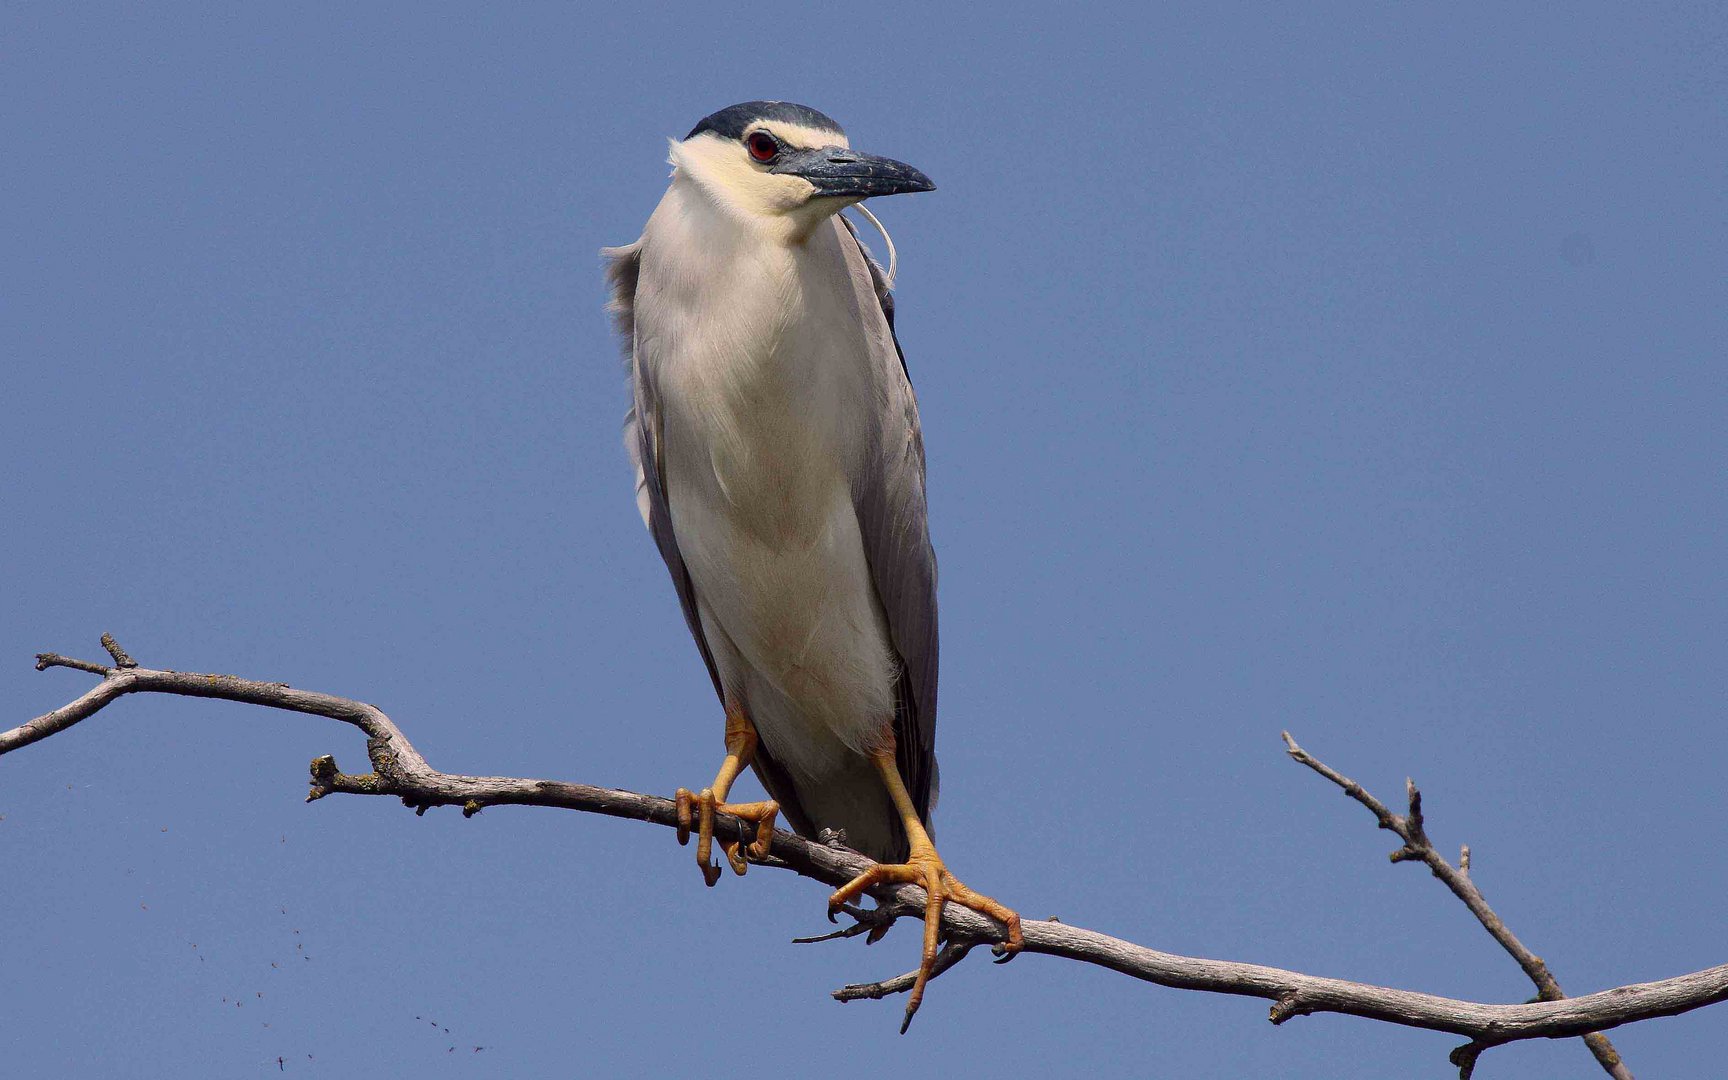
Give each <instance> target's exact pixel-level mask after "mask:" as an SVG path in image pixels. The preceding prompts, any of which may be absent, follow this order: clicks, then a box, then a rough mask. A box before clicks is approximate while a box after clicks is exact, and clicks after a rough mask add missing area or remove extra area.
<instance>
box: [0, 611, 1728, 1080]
mask: <svg viewBox="0 0 1728 1080" xmlns="http://www.w3.org/2000/svg"><path fill="white" fill-rule="evenodd" d="M105 644H106V645H108V647H109V651H110V655H111V656H113V657H114V660H115V666H114V667H105V666H103V665H101V664H94V663H90V662H89V661H84V660H74V659H70V658H67V657H64V656H59V655H57V654H54V653H44V654H41V655H39V656H38V657H37V658H36V666H37V668H38V669H46V668H50V667H68V668H74V669H76V670H79V671H85V672H89V673H91V674H95V675H100V676H101V677H102V681H101V682H100V683H98V684H97V686H96V687H95V688H94V689H92V690H91V691H90V692H89V693H87V694H85V695H84V696H82V697H80V698H78V699H77V700H76V701H74V702H72V703H71V704H69V705H66V706H64V707H62V708H60V709H56V710H54V711H53V712H50V713H47V714H45V715H43V716H39V717H37V718H36V719H34V720H31V721H29V722H27V723H25V724H22V725H20V726H18V727H16V728H13V729H12V730H10V731H6V732H0V755H3V754H6V753H10V752H11V751H13V750H16V749H18V748H19V747H22V746H27V745H29V744H30V743H33V742H36V741H38V740H40V739H44V738H47V737H48V736H50V735H53V734H55V733H56V732H59V731H64V730H65V729H67V728H69V727H71V726H73V725H74V724H77V723H78V722H80V721H82V720H85V719H88V718H89V717H90V716H92V715H94V714H95V713H96V712H98V711H99V710H101V709H102V708H103V707H104V706H106V705H107V704H109V703H110V702H112V701H114V700H115V699H116V698H119V697H123V696H125V695H127V694H139V693H156V694H178V695H183V696H188V697H205V698H219V699H222V700H226V701H239V702H245V703H247V704H252V705H263V706H267V707H269V708H274V709H285V710H288V711H291V712H300V713H308V714H312V715H317V716H324V717H328V718H330V719H333V720H340V721H342V722H343V723H347V724H351V725H353V726H354V727H357V728H359V729H360V730H361V731H362V732H364V733H365V735H366V749H367V755H368V757H369V758H370V759H371V763H372V772H370V773H366V774H360V775H350V774H347V773H343V772H342V771H340V770H339V769H338V768H337V767H336V763H335V761H334V759H332V758H330V757H320V758H317V759H315V760H314V761H313V762H312V786H311V791H310V792H309V793H308V795H307V800H308V801H312V800H316V799H321V798H323V797H325V796H327V795H332V794H337V793H344V794H355V795H392V796H395V797H397V798H400V799H401V800H402V801H403V803H404V804H406V805H408V806H410V807H412V808H414V809H415V810H416V811H418V812H421V813H424V812H425V810H426V809H427V808H429V807H433V806H460V807H461V808H462V809H463V812H464V813H465V814H474V813H478V812H479V811H480V810H481V809H483V808H485V807H488V806H503V805H517V806H549V807H560V808H563V809H569V810H580V811H584V812H588V813H597V814H606V815H609V816H611V817H621V818H631V819H634V820H637V821H646V822H651V823H653V824H656V825H663V826H666V827H668V828H676V826H677V807H676V804H674V803H673V801H672V800H670V799H664V798H660V797H657V796H653V795H641V794H637V793H636V792H632V791H620V790H616V789H612V788H600V787H591V786H589V785H587V784H573V783H566V782H563V781H557V780H531V779H518V778H513V777H503V776H462V775H457V774H453V773H444V772H439V771H437V770H435V769H433V768H432V767H431V766H430V765H428V764H427V763H426V760H425V758H423V757H422V756H421V755H420V752H419V751H418V750H416V749H415V748H414V746H413V744H412V743H410V742H409V741H408V739H407V737H406V736H405V735H403V734H402V731H401V730H400V729H399V728H398V727H397V726H396V725H395V723H394V722H392V721H391V720H390V718H389V717H388V716H386V715H384V713H383V712H381V711H380V710H378V709H377V708H374V707H373V706H371V705H366V704H364V703H361V702H358V701H352V700H349V699H347V698H340V697H335V696H333V695H330V694H319V693H314V692H311V691H306V690H297V689H294V688H293V687H290V686H288V685H286V684H284V683H269V682H255V681H253V680H250V679H242V678H239V677H237V676H234V675H202V674H190V673H187V672H179V671H157V670H153V669H150V668H143V667H138V666H136V665H135V663H134V662H132V660H131V658H130V657H128V656H126V654H125V653H124V652H123V651H121V650H120V648H119V646H118V645H117V644H112V639H109V641H108V642H105ZM1317 764H1318V763H1316V765H1317ZM1322 768H1323V767H1322ZM1333 775H1334V776H1336V774H1333ZM1335 782H1339V783H1340V784H1341V785H1344V786H1345V790H1346V791H1352V789H1354V791H1360V790H1361V789H1360V788H1359V787H1357V786H1356V785H1354V784H1352V783H1351V782H1350V781H1348V780H1344V779H1343V778H1342V777H1337V778H1336V780H1335ZM1357 797H1358V799H1359V800H1362V799H1364V798H1365V799H1366V800H1367V801H1364V805H1367V806H1369V808H1370V809H1375V807H1379V808H1378V809H1377V810H1376V816H1377V817H1381V819H1382V824H1386V825H1387V827H1388V828H1391V827H1392V826H1391V825H1390V824H1387V823H1388V822H1390V821H1392V820H1393V815H1391V814H1390V813H1389V812H1388V811H1386V809H1385V807H1384V806H1380V805H1379V804H1378V803H1376V802H1373V801H1372V797H1371V796H1367V793H1366V792H1362V793H1361V795H1360V796H1357ZM1407 827H1408V825H1407V823H1406V828H1407ZM754 828H755V826H754V825H753V824H751V823H748V822H743V821H740V820H738V819H736V818H732V817H729V816H725V815H722V816H721V818H720V820H719V821H718V822H717V824H716V832H717V833H718V834H721V835H724V836H728V837H736V838H738V839H740V840H744V841H748V840H750V839H752V838H753V836H754ZM1394 831H1396V830H1394ZM763 865H769V866H777V867H781V868H784V869H788V870H791V871H793V872H794V873H797V874H799V875H801V876H803V877H807V878H811V879H813V880H815V881H820V882H822V883H824V884H827V885H840V884H842V883H844V882H846V881H849V880H850V879H851V878H853V877H854V876H855V875H857V874H858V873H860V872H862V871H863V870H864V869H865V868H867V867H868V866H869V865H870V861H869V860H868V859H866V858H865V857H864V856H862V855H859V854H857V853H856V852H853V851H849V850H846V849H844V848H840V847H834V846H828V845H826V844H822V843H818V842H816V841H812V840H807V839H805V838H803V837H800V836H796V835H793V834H792V833H788V832H776V833H775V834H774V846H773V854H772V855H770V856H769V858H768V859H767V860H766V861H765V862H764V863H763ZM876 899H877V901H878V903H879V904H881V905H882V906H883V907H884V908H885V909H886V913H887V914H886V915H885V916H883V918H886V917H887V916H898V915H901V914H908V915H913V916H917V915H919V914H921V913H922V911H923V901H924V894H923V890H921V889H919V888H918V887H917V886H913V885H901V886H893V887H887V888H883V889H881V890H879V891H878V892H877V894H876ZM942 922H943V931H944V935H945V937H946V938H947V940H948V942H949V948H948V951H947V953H946V955H947V957H948V958H949V959H948V960H947V963H948V964H949V965H950V966H951V965H952V964H953V963H957V962H958V961H959V960H960V958H961V957H962V956H963V955H964V954H965V953H966V952H967V951H969V950H970V949H971V948H973V947H975V946H976V945H979V944H983V943H987V942H1000V941H1001V940H1002V937H1003V931H1002V928H1001V927H1000V926H998V925H997V924H995V923H993V922H991V921H990V920H988V919H986V918H984V917H983V916H981V915H979V914H977V913H975V912H973V911H970V910H968V909H966V908H963V907H961V906H959V905H957V904H949V905H947V907H946V909H945V911H944V915H943V920H942ZM1022 928H1023V931H1024V933H1025V951H1026V952H1028V953H1042V954H1044V955H1046V956H1059V957H1063V958H1066V959H1069V960H1077V961H1080V962H1082V963H1087V964H1095V965H1098V966H1100V967H1105V968H1109V969H1111V970H1112V971H1118V972H1121V973H1122V974H1124V975H1128V976H1131V977H1133V978H1136V979H1141V980H1143V981H1146V982H1152V983H1157V984H1159V985H1161V986H1168V987H1173V988H1175V989H1179V990H1202V991H1206V992H1209V993H1218V994H1233V995H1238V996H1247V997H1259V998H1265V999H1267V1000H1269V1001H1271V1002H1273V1005H1272V1008H1271V1011H1270V1019H1271V1020H1272V1022H1273V1023H1275V1024H1281V1023H1283V1022H1285V1021H1286V1020H1289V1019H1290V1018H1291V1017H1294V1016H1303V1015H1307V1014H1309V1013H1321V1012H1331V1013H1342V1014H1345V1015H1349V1016H1360V1017H1364V1018H1367V1019H1370V1020H1382V1021H1386V1022H1388V1023H1394V1024H1401V1025H1404V1026H1407V1027H1415V1028H1425V1029H1428V1030H1433V1031H1445V1032H1451V1033H1453V1034H1456V1035H1461V1036H1464V1037H1466V1038H1468V1039H1470V1040H1471V1043H1470V1045H1469V1046H1468V1047H1464V1048H1461V1049H1460V1050H1459V1051H1455V1052H1454V1060H1455V1062H1457V1063H1459V1064H1460V1067H1461V1068H1464V1067H1465V1066H1464V1063H1463V1062H1462V1061H1460V1060H1459V1059H1460V1058H1461V1057H1462V1056H1464V1055H1465V1053H1466V1051H1468V1052H1469V1057H1470V1059H1471V1061H1472V1062H1473V1060H1474V1055H1475V1054H1477V1053H1480V1052H1481V1050H1482V1049H1485V1048H1487V1047H1490V1046H1498V1045H1501V1044H1504V1043H1508V1042H1515V1041H1519V1040H1523V1039H1541V1038H1549V1039H1557V1038H1573V1037H1576V1036H1580V1035H1584V1034H1587V1033H1589V1032H1593V1031H1602V1030H1607V1029H1610V1028H1614V1027H1618V1026H1620V1025H1622V1024H1629V1023H1635V1022H1638V1021H1642V1020H1648V1019H1651V1018H1653V1017H1658V1016H1673V1015H1676V1014H1678V1013H1683V1012H1689V1011H1691V1010H1693V1009H1697V1008H1700V1007H1702V1006H1705V1005H1711V1004H1714V1003H1716V1002H1719V1001H1723V1000H1725V999H1728V964H1722V965H1718V966H1716V967H1712V968H1706V969H1704V970H1702V971H1695V972H1692V973H1691V974H1689V975H1680V976H1677V977H1675V978H1671V979H1664V980H1661V981H1659V982H1651V983H1635V984H1632V985H1628V986H1621V987H1617V988H1615V989H1613V990H1605V991H1602V992H1599V993H1595V994H1586V995H1584V996H1582V997H1575V998H1560V999H1558V1000H1544V1001H1535V1002H1527V1003H1523V1004H1515V1005H1492V1004H1483V1003H1478V1002H1471V1001H1460V1000H1456V999H1453V998H1444V997H1438V996H1436V995H1433V994H1422V993H1417V992H1415V991H1410V990H1398V989H1393V988H1390V987H1381V986H1370V985H1366V984H1363V983H1354V982H1348V981H1345V980H1343V979H1328V978H1322V977H1319V976H1314V975H1304V974H1301V973H1300V972H1294V971H1285V970H1283V969H1280V968H1272V967H1264V966H1261V965H1258V964H1244V963H1236V962H1232V961H1224V960H1207V959H1201V958H1198V957H1191V956H1179V955H1176V954H1173V953H1165V952H1159V951H1157V950H1155V949H1149V948H1146V947H1145V946H1143V945H1136V944H1134V943H1133V942H1130V941H1123V940H1121V939H1120V938H1113V937H1110V936H1108V935H1105V934H1101V933H1098V932H1096V931H1093V930H1085V929H1081V928H1080V927H1076V926H1069V925H1067V924H1065V923H1060V922H1057V921H1055V920H1053V919H1051V920H1043V921H1038V920H1028V921H1025V922H1024V923H1023V924H1022ZM904 981H905V980H904V978H903V977H902V978H896V979H889V980H886V981H884V982H882V983H878V984H863V986H862V987H848V988H846V989H844V990H842V991H840V992H839V993H840V994H842V995H846V996H847V997H851V996H865V997H872V996H880V995H886V994H891V993H896V992H899V991H900V990H901V989H903V987H902V986H901V983H902V982H904ZM849 991H857V992H856V993H849ZM876 991H880V995H879V994H877V993H876Z"/></svg>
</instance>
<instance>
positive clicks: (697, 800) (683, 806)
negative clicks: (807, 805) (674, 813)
mask: <svg viewBox="0 0 1728 1080" xmlns="http://www.w3.org/2000/svg"><path fill="white" fill-rule="evenodd" d="M677 798H678V842H679V843H680V844H688V843H689V842H690V822H691V819H692V818H694V819H695V821H696V865H697V866H700V867H701V868H702V880H703V881H705V882H707V883H708V886H709V887H710V888H712V887H713V886H714V883H715V882H716V881H719V880H720V867H719V866H717V865H715V864H713V863H711V862H709V861H708V856H709V853H710V851H711V850H712V849H713V844H714V815H715V814H717V813H719V814H731V815H732V816H733V817H739V818H743V819H744V820H745V821H754V822H755V823H756V839H755V840H754V841H752V842H751V843H750V844H748V845H745V844H743V843H741V842H740V841H737V840H734V841H731V842H730V843H722V844H721V850H723V851H725V852H726V861H727V862H728V863H730V864H731V866H732V872H733V873H735V874H737V875H738V876H740V877H742V876H744V871H745V870H747V869H749V863H748V862H746V858H750V859H755V860H756V861H757V862H761V861H762V860H763V859H765V858H767V856H768V848H769V845H771V844H772V843H773V842H774V816H775V815H776V814H778V813H779V812H780V804H779V803H777V802H775V801H774V800H773V799H769V800H768V801H767V802H753V803H728V802H721V801H720V800H719V799H717V798H715V797H714V789H713V788H703V789H702V791H701V793H700V794H696V795H692V794H691V793H690V790H689V789H688V788H679V789H678V795H677Z"/></svg>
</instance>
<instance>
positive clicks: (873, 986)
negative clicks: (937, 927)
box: [833, 941, 975, 1023]
mask: <svg viewBox="0 0 1728 1080" xmlns="http://www.w3.org/2000/svg"><path fill="white" fill-rule="evenodd" d="M974 944H975V942H971V941H950V942H949V943H948V944H946V945H944V946H942V951H941V952H939V953H937V954H936V959H935V960H934V961H932V962H931V964H930V978H931V979H934V978H936V976H938V975H940V974H942V973H943V972H944V971H947V970H948V969H949V968H951V967H953V966H954V965H955V964H958V963H959V962H960V961H962V960H964V959H966V954H967V953H969V952H971V951H972V946H973V945H974ZM927 981H928V980H927ZM917 983H918V969H917V968H913V969H912V970H911V971H908V972H906V973H905V974H904V975H896V976H894V977H893V978H892V979H883V980H882V981H881V982H873V983H849V984H847V985H846V986H842V987H841V988H840V989H838V990H836V991H834V994H833V997H834V1000H835V1001H862V1000H864V999H866V998H868V999H869V1000H871V1001H879V1000H881V999H882V998H885V997H887V996H889V995H890V994H904V993H905V992H906V991H908V990H910V989H912V987H913V986H915V985H917ZM907 1023H911V1017H907Z"/></svg>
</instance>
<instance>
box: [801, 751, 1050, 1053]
mask: <svg viewBox="0 0 1728 1080" xmlns="http://www.w3.org/2000/svg"><path fill="white" fill-rule="evenodd" d="M871 760H872V761H873V762H874V763H875V765H876V771H877V772H879V773H881V774H882V782H883V783H884V784H887V785H888V794H889V795H890V796H891V797H892V798H893V800H894V808H895V810H897V811H898V812H899V814H900V821H901V824H902V825H903V826H904V827H905V829H906V838H907V840H908V842H909V847H910V851H909V853H908V854H907V857H906V861H905V862H904V863H898V864H892V865H890V864H884V863H878V864H877V865H875V866H872V867H871V868H870V869H868V870H866V871H864V872H863V873H862V874H859V875H858V876H857V877H855V878H853V879H852V880H851V881H849V882H847V883H846V884H845V885H844V886H843V887H841V888H840V889H839V890H838V891H837V892H835V893H834V895H832V896H830V897H829V898H828V914H829V915H830V916H832V915H833V914H834V913H835V912H837V911H839V910H840V905H842V904H844V903H846V902H847V901H849V900H854V899H856V898H857V897H858V896H859V895H860V894H862V893H863V892H864V890H866V889H868V888H871V887H872V886H875V885H885V884H895V885H898V884H913V885H920V886H922V887H923V889H924V894H925V896H926V897H927V899H926V900H925V901H924V952H923V956H922V958H921V959H920V960H919V962H918V978H917V981H916V982H914V983H913V984H912V995H911V997H909V998H907V1000H906V1019H905V1020H904V1021H903V1022H902V1023H901V1025H900V1031H901V1033H902V1034H904V1033H905V1031H906V1029H907V1027H909V1026H910V1025H911V1023H912V1015H913V1014H914V1013H916V1012H917V1011H918V1006H919V1005H921V1004H923V1001H924V987H925V985H926V984H927V983H928V982H929V981H930V966H931V965H932V964H934V963H935V962H936V949H937V945H938V944H939V942H940V938H941V930H942V905H943V904H945V903H947V902H948V901H949V900H952V901H954V902H955V903H956V904H959V905H961V906H962V907H969V908H971V909H972V910H973V911H976V912H978V913H980V914H982V915H987V916H989V917H990V918H992V919H995V920H996V921H997V922H1000V923H1002V924H1003V925H1004V926H1006V927H1007V928H1008V939H1007V940H1006V941H1004V942H1003V943H1002V948H1003V949H1004V950H1005V951H1006V952H1007V953H1008V954H1009V955H1012V954H1014V953H1017V952H1019V951H1020V949H1021V947H1022V945H1023V944H1024V942H1023V940H1022V938H1021V935H1020V916H1019V915H1017V914H1015V913H1014V912H1013V911H1011V910H1009V909H1008V908H1006V907H1004V906H1003V905H1001V904H999V903H997V902H996V901H995V900H992V899H990V897H988V896H985V895H983V894H982V893H976V892H973V891H972V890H971V889H968V888H967V887H966V886H965V885H964V884H962V883H961V881H960V879H959V878H957V877H955V876H954V875H953V874H950V873H949V872H948V867H947V866H945V865H943V862H942V856H940V855H938V854H937V853H936V845H935V844H934V843H932V842H931V840H930V834H929V833H927V832H925V831H924V823H923V822H922V821H920V820H919V818H918V811H917V808H915V807H914V806H913V805H912V796H910V795H908V794H907V793H906V785H905V784H904V783H902V782H901V780H900V769H899V767H898V766H897V765H895V763H894V751H893V750H892V749H888V750H883V751H879V752H877V753H875V754H872V755H871Z"/></svg>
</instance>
